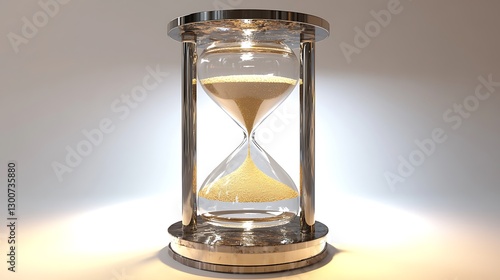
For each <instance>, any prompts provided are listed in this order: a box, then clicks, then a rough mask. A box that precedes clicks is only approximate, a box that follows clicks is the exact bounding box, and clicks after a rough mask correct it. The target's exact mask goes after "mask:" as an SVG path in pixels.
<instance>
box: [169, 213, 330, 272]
mask: <svg viewBox="0 0 500 280" xmlns="http://www.w3.org/2000/svg"><path fill="white" fill-rule="evenodd" d="M316 226H317V229H316V231H315V232H314V233H313V234H303V233H302V232H301V231H300V220H299V219H298V218H295V219H294V220H292V221H291V222H290V223H288V224H286V225H283V226H276V227H269V228H260V229H259V228H258V229H241V228H227V227H218V226H214V225H211V224H209V223H207V222H205V221H203V220H202V219H201V218H199V219H198V227H197V230H196V231H195V232H192V233H186V232H184V231H183V230H182V224H181V223H180V222H178V223H175V224H173V225H172V226H170V228H169V229H168V231H169V233H170V235H171V236H172V237H173V240H172V242H171V243H170V246H169V247H170V250H171V251H172V256H173V257H174V259H175V260H177V261H179V262H181V263H183V264H186V265H189V266H192V267H196V268H201V269H206V270H213V271H222V272H232V273H262V272H272V271H281V270H288V269H294V268H299V267H303V266H306V265H310V264H312V263H315V262H317V261H320V260H321V259H322V258H324V257H325V256H326V252H325V247H326V235H327V233H328V228H327V227H326V226H325V225H324V224H322V223H320V222H317V223H316Z"/></svg>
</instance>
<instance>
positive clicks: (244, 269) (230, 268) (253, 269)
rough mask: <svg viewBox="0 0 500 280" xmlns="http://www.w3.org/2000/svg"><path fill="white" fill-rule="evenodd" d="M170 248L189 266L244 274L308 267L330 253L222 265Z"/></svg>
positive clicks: (171, 253) (176, 257)
mask: <svg viewBox="0 0 500 280" xmlns="http://www.w3.org/2000/svg"><path fill="white" fill-rule="evenodd" d="M168 249H169V250H168V254H169V255H170V256H171V257H172V258H173V259H174V260H175V261H177V262H179V263H182V264H184V265H187V266H189V267H193V268H197V269H202V270H209V271H215V272H224V273H242V274H243V273H247V274H252V273H272V272H279V271H286V270H292V269H298V268H302V267H306V266H309V265H313V264H315V263H317V262H320V261H321V260H322V259H324V258H325V257H326V256H327V254H328V253H327V249H326V248H325V249H324V250H323V251H322V252H320V253H319V254H317V255H315V256H313V257H310V258H307V259H303V260H298V261H294V262H289V263H281V264H273V265H221V264H215V263H207V262H202V261H197V260H193V259H189V258H185V257H183V256H182V255H180V254H177V253H176V252H174V251H173V250H172V248H171V247H170V246H169V247H168Z"/></svg>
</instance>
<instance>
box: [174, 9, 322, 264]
mask: <svg viewBox="0 0 500 280" xmlns="http://www.w3.org/2000/svg"><path fill="white" fill-rule="evenodd" d="M247 28H252V30H254V33H253V36H254V39H256V40H259V39H260V40H277V41H283V42H285V43H287V44H289V45H290V46H291V47H299V48H300V208H301V209H300V215H299V218H298V219H295V220H294V221H292V222H291V226H292V227H294V226H295V227H296V228H297V230H298V231H299V232H301V235H302V241H301V242H303V243H304V244H305V246H306V247H307V246H311V248H313V247H314V248H315V249H312V250H303V249H297V248H295V249H293V248H294V247H290V248H292V249H291V252H294V254H291V255H287V254H290V253H291V252H290V251H287V250H285V251H284V253H282V254H281V255H280V256H274V258H277V261H275V262H274V263H273V264H272V265H266V263H259V262H258V260H257V259H255V257H256V256H257V255H252V254H255V253H256V252H255V251H251V252H250V253H249V252H246V253H245V250H241V246H244V248H245V246H248V247H249V248H254V247H253V246H254V245H255V244H250V243H245V242H243V243H242V244H239V245H238V246H235V245H233V247H231V245H228V246H229V247H228V248H229V249H228V250H229V252H231V253H230V255H221V254H222V253H221V252H220V250H221V249H222V247H217V245H213V246H216V247H213V246H212V245H211V246H205V245H201V246H200V245H199V244H198V243H197V242H196V241H193V240H191V241H187V240H189V238H191V237H192V236H199V233H200V228H199V227H200V226H201V227H202V228H206V226H207V225H206V224H205V223H203V221H202V220H200V219H199V218H198V217H197V214H196V212H197V205H196V198H197V185H196V130H197V128H196V86H197V85H196V82H197V73H196V59H197V54H196V50H197V47H203V46H204V45H206V44H210V43H212V42H214V41H218V40H231V39H234V40H238V39H240V38H241V34H242V30H244V29H247ZM329 29H330V26H329V23H328V22H327V21H326V20H324V19H322V18H319V17H316V16H312V15H307V14H303V13H297V12H288V11H276V10H255V9H246V10H244V9H238V10H217V11H205V12H198V13H193V14H190V15H186V16H183V17H179V18H177V19H175V20H172V21H171V22H170V23H168V26H167V30H168V36H170V37H171V38H173V39H175V40H178V41H181V42H182V44H183V52H182V56H183V60H182V97H183V98H182V220H181V222H180V228H181V229H182V234H181V235H180V236H179V235H178V234H177V233H178V232H177V230H178V229H177V228H176V230H175V231H174V232H175V233H172V232H170V229H169V232H170V234H171V235H172V236H174V239H175V240H174V241H173V242H172V243H171V245H170V250H171V254H172V256H173V257H174V259H176V260H177V261H179V262H181V263H184V264H186V265H188V266H192V267H197V268H201V269H207V270H213V271H223V272H233V273H261V272H271V271H280V270H287V269H292V268H298V267H301V266H304V265H309V264H312V263H314V262H317V261H319V260H321V259H322V258H323V257H324V256H325V255H326V251H325V250H324V245H326V241H324V239H325V236H326V233H327V232H328V228H327V227H326V226H325V225H323V224H321V223H319V222H316V220H315V42H317V41H320V40H322V39H325V38H326V37H328V35H329V32H330V31H329ZM318 224H319V225H321V232H322V233H324V235H317V233H316V226H317V225H318ZM174 225H176V226H177V227H178V226H179V224H174ZM174 225H172V227H174ZM197 226H198V227H197ZM172 227H171V228H172ZM266 231H267V233H269V234H273V233H274V234H280V232H281V233H282V229H281V228H280V227H275V228H267V229H266ZM221 232H222V234H228V233H227V232H228V231H224V230H222V231H221ZM264 233H265V231H256V234H263V235H265V234H264ZM205 237H206V236H205ZM276 242H277V243H276V244H274V243H270V244H267V245H266V246H264V247H262V248H264V250H263V251H259V253H258V254H266V252H267V251H266V249H265V248H271V249H273V250H276V249H275V248H280V246H284V245H283V244H282V243H280V242H281V241H279V240H278V241H276ZM317 242H320V243H318V244H322V245H321V246H320V245H318V244H316V243H317ZM313 243H314V244H316V245H313ZM323 243H324V244H323ZM261 245H262V244H261ZM225 246H226V245H225ZM318 246H320V247H321V248H320V247H318ZM193 248H196V249H193ZM238 248H240V249H238ZM214 250H215V252H218V253H217V254H216V256H215V257H214V256H211V255H210V252H212V251H214ZM278 251H279V250H278ZM299 251H300V252H299ZM203 254H205V255H203ZM231 254H232V256H233V257H234V256H237V257H238V258H236V259H234V261H235V264H237V265H234V266H231V265H229V264H228V263H226V262H227V261H230V260H231V257H230V256H231ZM238 254H240V255H238ZM193 256H198V257H196V258H194V257H193ZM259 256H260V255H259ZM290 256H296V257H297V258H296V259H293V260H292V259H290ZM217 258H221V259H227V260H226V261H219V263H217V262H215V263H214V260H216V259H217ZM280 258H281V260H280ZM250 259H254V260H256V261H257V262H255V263H249V262H248V261H249V260H250ZM263 259H266V258H263ZM204 260H206V261H208V262H204ZM239 260H244V261H243V262H242V263H239V264H238V261H239ZM204 263H205V264H204ZM290 263H294V264H292V265H290ZM245 266H248V267H252V268H248V269H242V268H241V267H245ZM260 266H262V268H259V267H260ZM231 267H232V268H231ZM264 267H267V268H264Z"/></svg>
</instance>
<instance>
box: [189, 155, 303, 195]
mask: <svg viewBox="0 0 500 280" xmlns="http://www.w3.org/2000/svg"><path fill="white" fill-rule="evenodd" d="M298 195H299V194H298V193H297V192H296V191H295V190H293V189H292V188H290V187H289V186H287V185H285V184H283V183H281V182H280V181H278V180H276V179H274V178H271V177H269V176H268V175H266V174H265V173H264V172H262V171H261V170H260V169H259V168H258V167H257V166H256V165H255V163H254V162H253V160H252V158H251V157H250V153H248V154H247V157H246V159H245V161H243V163H242V164H241V166H240V167H238V168H237V169H236V170H235V171H233V172H232V173H230V174H228V175H226V176H224V177H222V178H220V179H219V180H217V181H215V182H213V183H212V184H210V185H208V186H205V187H204V188H202V190H201V191H200V193H199V196H200V197H203V198H206V199H211V200H218V201H223V202H270V201H278V200H284V199H292V198H295V197H297V196H298Z"/></svg>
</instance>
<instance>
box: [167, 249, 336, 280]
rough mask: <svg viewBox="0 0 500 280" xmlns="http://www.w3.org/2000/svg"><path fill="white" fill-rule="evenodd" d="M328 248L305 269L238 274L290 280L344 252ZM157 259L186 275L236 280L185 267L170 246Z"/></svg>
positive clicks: (243, 276) (319, 266)
mask: <svg viewBox="0 0 500 280" xmlns="http://www.w3.org/2000/svg"><path fill="white" fill-rule="evenodd" d="M326 247H327V248H326V250H327V252H328V253H327V255H326V257H325V258H324V259H323V260H321V261H320V262H318V263H315V264H313V265H310V266H306V267H303V268H298V269H293V270H288V271H282V272H272V273H260V274H238V278H241V279H269V278H281V277H286V278H288V277H290V276H294V275H299V274H302V273H305V272H308V271H312V270H315V269H318V268H321V267H323V266H325V265H327V264H328V263H330V261H332V259H333V257H334V256H335V255H337V254H339V253H341V252H342V251H341V250H339V249H337V248H335V247H333V246H332V245H330V244H327V245H326ZM157 257H158V259H159V260H160V261H161V262H162V263H164V264H165V265H167V266H169V267H171V268H173V269H176V270H179V271H182V272H185V273H189V274H193V275H197V276H203V277H212V278H216V279H234V277H235V276H234V275H235V274H231V273H219V272H212V271H206V270H200V269H195V268H192V267H189V266H186V265H183V264H181V263H179V262H177V261H175V260H174V259H173V258H172V257H171V256H170V255H169V254H168V246H166V247H164V248H163V249H161V250H160V251H159V252H158V255H157Z"/></svg>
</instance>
